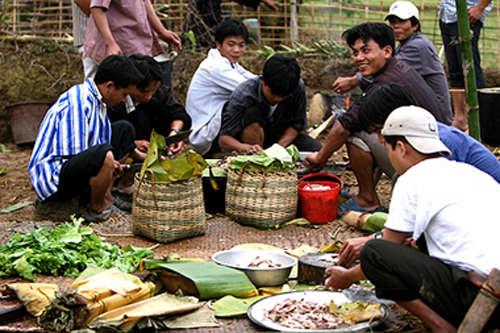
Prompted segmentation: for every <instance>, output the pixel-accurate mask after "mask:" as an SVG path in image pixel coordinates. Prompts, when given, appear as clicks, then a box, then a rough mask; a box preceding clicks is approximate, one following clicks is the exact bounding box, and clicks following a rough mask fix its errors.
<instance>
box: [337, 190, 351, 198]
mask: <svg viewBox="0 0 500 333" xmlns="http://www.w3.org/2000/svg"><path fill="white" fill-rule="evenodd" d="M339 194H340V196H341V197H342V198H346V199H351V196H350V195H349V189H348V188H346V189H344V190H342V191H340V192H339Z"/></svg>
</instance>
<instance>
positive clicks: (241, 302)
mask: <svg viewBox="0 0 500 333" xmlns="http://www.w3.org/2000/svg"><path fill="white" fill-rule="evenodd" d="M264 297H266V296H254V297H248V298H238V297H234V296H231V295H228V296H224V297H222V298H221V299H220V300H218V301H217V302H214V303H212V304H211V305H210V306H211V307H212V308H214V309H215V316H216V317H226V318H227V317H236V316H243V315H246V313H247V310H248V308H249V307H250V305H252V304H253V303H255V302H256V301H258V300H260V299H262V298H264Z"/></svg>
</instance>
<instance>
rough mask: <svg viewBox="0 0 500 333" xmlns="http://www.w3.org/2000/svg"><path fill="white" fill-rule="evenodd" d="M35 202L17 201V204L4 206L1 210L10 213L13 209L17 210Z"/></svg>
mask: <svg viewBox="0 0 500 333" xmlns="http://www.w3.org/2000/svg"><path fill="white" fill-rule="evenodd" d="M32 203H33V201H23V202H19V203H16V204H15V205H12V206H9V207H7V208H4V209H2V210H0V213H10V212H13V211H16V210H19V209H21V208H24V207H26V206H29V205H31V204H32Z"/></svg>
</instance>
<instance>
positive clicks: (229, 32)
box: [186, 19, 255, 155]
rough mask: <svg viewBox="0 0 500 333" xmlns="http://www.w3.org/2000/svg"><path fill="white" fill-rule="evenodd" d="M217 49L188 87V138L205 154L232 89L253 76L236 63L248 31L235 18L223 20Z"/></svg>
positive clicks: (217, 133)
mask: <svg viewBox="0 0 500 333" xmlns="http://www.w3.org/2000/svg"><path fill="white" fill-rule="evenodd" d="M215 39H216V46H217V47H216V48H215V49H211V50H210V51H209V53H208V57H207V58H206V59H205V60H204V61H203V62H202V63H201V64H200V66H199V67H198V69H197V70H196V73H195V74H194V76H193V78H192V79H191V83H190V85H189V89H188V93H187V97H186V111H187V112H188V114H189V115H190V116H191V118H192V120H193V132H192V134H191V136H190V138H189V140H190V142H191V144H192V146H193V148H194V149H195V150H196V151H197V152H198V153H200V154H202V155H203V154H206V153H207V152H208V151H209V150H210V148H211V147H212V143H213V142H214V140H215V139H216V138H217V136H218V135H219V131H220V124H221V111H222V107H223V106H224V104H225V103H226V102H227V101H228V100H229V96H230V95H231V93H232V92H233V90H234V89H235V88H236V87H237V86H238V85H239V84H240V83H242V82H244V81H246V80H247V79H250V78H252V77H255V75H254V74H252V73H250V72H249V71H247V70H246V69H244V68H243V67H242V66H240V65H239V64H238V60H239V59H240V57H241V56H242V54H243V52H244V51H245V48H246V43H247V41H248V29H247V28H246V26H245V25H244V24H243V22H241V21H239V20H235V19H228V20H225V21H222V22H221V23H220V24H219V25H218V26H217V29H216V32H215Z"/></svg>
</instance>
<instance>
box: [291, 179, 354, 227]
mask: <svg viewBox="0 0 500 333" xmlns="http://www.w3.org/2000/svg"><path fill="white" fill-rule="evenodd" d="M312 184H314V185H321V186H325V187H329V189H324V190H318V189H316V190H312V189H307V187H308V185H312ZM343 185H344V184H343V182H342V180H341V179H340V178H339V177H337V176H335V175H334V174H331V173H313V174H309V175H307V176H304V177H302V178H301V179H299V185H298V189H299V198H300V204H299V207H300V211H301V215H302V217H304V218H306V219H307V220H308V221H309V222H311V223H312V224H325V223H327V222H330V221H334V220H335V219H336V218H337V204H338V197H339V191H340V189H341V188H342V187H343Z"/></svg>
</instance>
